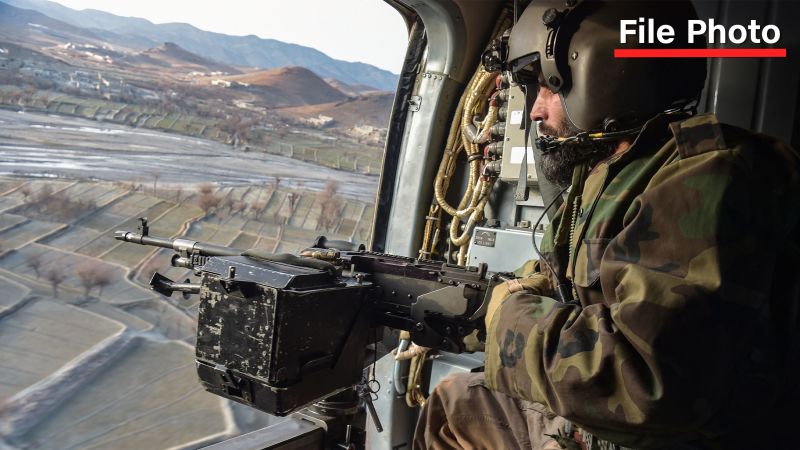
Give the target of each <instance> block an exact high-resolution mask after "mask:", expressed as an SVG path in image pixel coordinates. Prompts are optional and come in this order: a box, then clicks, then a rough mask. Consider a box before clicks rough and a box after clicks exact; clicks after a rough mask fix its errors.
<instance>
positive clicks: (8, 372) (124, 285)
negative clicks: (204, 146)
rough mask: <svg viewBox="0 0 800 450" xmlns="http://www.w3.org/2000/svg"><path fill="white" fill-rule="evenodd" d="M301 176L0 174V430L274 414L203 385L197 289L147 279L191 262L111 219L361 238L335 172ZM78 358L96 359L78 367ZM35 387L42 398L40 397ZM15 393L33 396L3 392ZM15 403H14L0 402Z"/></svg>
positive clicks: (147, 439) (240, 428)
mask: <svg viewBox="0 0 800 450" xmlns="http://www.w3.org/2000/svg"><path fill="white" fill-rule="evenodd" d="M303 187H304V186H303V184H298V183H296V182H294V181H292V180H288V181H284V180H282V179H280V178H277V179H275V180H274V181H273V182H271V183H259V184H254V185H250V186H247V185H224V184H215V183H205V184H196V185H183V186H181V185H176V184H166V185H163V186H159V187H157V188H156V186H150V187H148V186H147V185H143V184H139V183H131V182H123V181H118V182H107V181H96V180H66V181H65V180H47V179H31V178H26V177H19V176H16V177H15V176H5V177H3V176H0V292H3V295H1V296H0V361H4V362H3V363H2V364H0V380H2V381H1V382H0V405H2V404H4V403H5V404H6V405H9V406H8V408H5V409H3V408H0V424H5V425H2V426H0V428H3V427H4V428H3V429H0V434H2V435H3V436H4V439H5V442H6V443H8V444H10V445H13V446H23V447H30V448H109V447H114V448H131V449H134V448H137V449H138V448H167V447H173V446H179V447H183V446H188V447H197V446H200V445H202V444H207V443H211V442H216V441H218V440H221V439H224V438H226V437H230V436H234V435H237V434H239V433H242V432H246V431H250V430H252V429H256V428H259V427H262V426H265V425H267V424H269V423H273V422H274V421H275V420H277V419H275V418H272V417H270V416H268V415H266V414H262V413H260V412H258V411H255V410H250V409H248V408H243V407H240V406H234V405H232V404H231V403H230V402H228V401H227V400H224V399H221V398H218V397H215V396H213V395H211V394H208V393H206V392H205V391H203V390H202V388H201V387H200V385H199V384H198V383H197V382H196V374H195V372H194V363H193V352H192V347H191V345H192V344H193V342H194V333H195V317H196V314H197V300H196V298H195V297H192V298H189V299H183V298H182V297H179V296H175V297H174V298H166V297H163V296H160V295H158V294H156V293H154V292H153V291H151V290H150V289H149V288H148V287H149V286H148V282H149V280H150V277H151V276H152V274H153V272H154V271H159V272H160V273H162V274H163V275H165V276H167V277H169V278H171V279H174V280H181V281H183V280H185V279H192V278H193V274H192V273H191V271H189V270H187V269H183V268H176V267H171V266H170V265H169V261H170V256H171V255H172V253H173V252H172V251H170V250H167V249H156V248H152V247H145V246H137V245H134V244H128V243H123V242H120V241H117V240H115V239H113V233H114V231H116V230H135V229H136V227H137V226H138V225H139V221H138V218H140V217H147V218H148V222H149V224H150V232H151V234H153V235H160V236H165V237H178V236H184V237H187V238H190V239H196V240H202V241H206V242H211V243H215V244H219V245H227V246H231V247H235V248H239V249H248V248H259V249H263V250H266V251H270V252H289V253H296V252H298V251H299V250H301V249H303V248H305V247H307V246H309V245H310V244H311V243H312V242H313V241H314V239H315V238H316V237H317V236H319V235H321V234H324V235H326V236H328V237H329V238H331V239H346V240H350V239H353V240H356V241H358V242H367V241H368V239H369V234H370V232H371V221H372V210H373V209H372V208H373V206H372V205H371V204H370V203H367V202H364V201H361V200H359V199H357V198H353V197H348V196H343V195H340V194H339V192H338V191H339V186H338V185H337V183H335V182H328V183H326V184H325V185H324V186H323V187H322V189H321V190H317V191H315V190H304V189H303ZM87 358H88V359H89V360H91V361H94V360H99V361H100V362H96V363H91V364H87V363H85V362H84V361H85V360H86V359H87ZM83 366H86V367H92V368H93V369H92V370H91V371H90V373H87V374H81V375H78V376H76V375H75V371H76V370H77V371H80V370H83V369H80V367H83ZM87 370H88V369H87ZM65 379H72V380H78V381H74V382H72V383H71V384H70V383H68V382H66V381H64V380H65ZM65 384H66V386H67V387H66V388H65V387H64V386H65ZM43 393H44V394H43ZM29 396H30V399H29V398H28V397H29ZM43 397H47V398H51V399H54V400H52V402H53V403H52V405H49V404H48V406H47V407H45V406H43V405H42V406H37V402H40V401H41V400H37V399H41V398H43ZM26 402H33V405H34V406H33V407H31V408H15V407H14V406H13V405H17V404H23V403H26ZM51 406H52V407H51ZM15 410H16V411H23V412H18V413H11V412H9V411H15Z"/></svg>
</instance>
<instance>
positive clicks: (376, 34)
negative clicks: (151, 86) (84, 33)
mask: <svg viewBox="0 0 800 450" xmlns="http://www.w3.org/2000/svg"><path fill="white" fill-rule="evenodd" d="M56 1H57V2H58V3H61V4H62V5H64V6H67V7H70V8H73V9H86V8H91V9H99V10H101V11H107V12H110V13H112V14H117V15H120V16H128V17H143V18H145V19H147V20H150V21H151V22H154V23H167V22H185V23H190V24H192V25H194V26H196V27H197V28H200V29H202V30H207V31H216V32H218V33H225V34H232V35H238V36H245V35H248V34H254V35H256V36H259V37H262V38H270V39H277V40H279V41H284V42H291V43H294V44H300V45H305V46H308V47H313V48H316V49H317V50H320V51H322V52H323V53H326V54H327V55H329V56H331V57H333V58H336V59H342V60H345V61H361V62H365V63H369V64H373V65H375V66H378V67H380V68H382V69H387V70H390V71H392V72H393V73H399V72H400V67H401V65H402V61H403V56H404V54H405V49H406V42H407V33H406V27H405V24H404V23H403V19H402V18H401V17H400V15H399V14H398V13H397V12H396V11H395V10H394V9H392V8H391V7H390V6H389V5H387V4H386V3H384V2H383V1H382V0H258V1H254V0H223V1H219V0H217V1H209V0H136V1H127V0H112V1H109V0H56Z"/></svg>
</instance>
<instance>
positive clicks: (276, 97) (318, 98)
mask: <svg viewBox="0 0 800 450" xmlns="http://www.w3.org/2000/svg"><path fill="white" fill-rule="evenodd" d="M225 79H226V80H228V81H236V82H239V83H244V84H248V85H249V86H248V88H249V89H250V90H253V91H256V92H260V93H261V94H262V95H263V97H264V100H265V101H266V102H267V103H270V104H272V105H275V106H297V105H316V104H320V103H331V102H339V101H343V100H346V99H347V98H348V97H347V95H345V94H344V93H343V92H341V91H339V90H338V89H336V88H334V87H333V86H331V85H330V84H328V83H326V82H325V80H323V79H322V78H320V77H318V76H317V75H316V74H315V73H314V72H312V71H310V70H308V69H305V68H303V67H297V66H291V67H281V68H279V69H270V70H259V71H256V72H250V73H246V74H242V75H236V76H231V77H226V78H225Z"/></svg>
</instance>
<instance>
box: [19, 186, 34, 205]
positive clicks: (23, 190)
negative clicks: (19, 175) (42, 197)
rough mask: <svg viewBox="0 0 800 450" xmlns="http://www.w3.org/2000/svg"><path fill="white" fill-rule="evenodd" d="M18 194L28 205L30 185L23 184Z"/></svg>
mask: <svg viewBox="0 0 800 450" xmlns="http://www.w3.org/2000/svg"><path fill="white" fill-rule="evenodd" d="M19 192H20V194H22V197H23V201H24V202H25V203H28V197H30V195H31V185H30V184H27V183H26V184H23V185H22V187H21V188H19Z"/></svg>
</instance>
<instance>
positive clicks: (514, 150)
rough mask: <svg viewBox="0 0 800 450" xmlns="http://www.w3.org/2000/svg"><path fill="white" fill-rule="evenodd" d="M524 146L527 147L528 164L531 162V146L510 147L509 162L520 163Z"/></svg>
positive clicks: (523, 154)
mask: <svg viewBox="0 0 800 450" xmlns="http://www.w3.org/2000/svg"><path fill="white" fill-rule="evenodd" d="M525 148H527V149H528V164H533V147H511V164H522V157H523V156H525V153H523V152H524V151H525V150H524V149H525Z"/></svg>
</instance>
